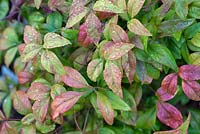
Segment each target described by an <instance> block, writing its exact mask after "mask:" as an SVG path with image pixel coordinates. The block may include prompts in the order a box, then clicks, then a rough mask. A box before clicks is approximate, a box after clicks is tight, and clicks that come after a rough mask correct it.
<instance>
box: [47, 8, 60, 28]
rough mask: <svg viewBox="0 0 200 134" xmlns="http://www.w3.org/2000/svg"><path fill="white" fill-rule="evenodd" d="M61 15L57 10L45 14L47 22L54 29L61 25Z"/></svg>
mask: <svg viewBox="0 0 200 134" xmlns="http://www.w3.org/2000/svg"><path fill="white" fill-rule="evenodd" d="M62 21H63V18H62V15H61V14H60V13H59V12H53V13H51V14H49V15H48V16H47V24H49V25H51V26H53V27H54V28H56V29H59V28H61V27H62Z"/></svg>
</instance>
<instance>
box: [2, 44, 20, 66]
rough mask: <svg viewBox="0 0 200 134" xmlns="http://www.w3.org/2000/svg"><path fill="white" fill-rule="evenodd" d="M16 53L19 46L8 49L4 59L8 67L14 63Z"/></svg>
mask: <svg viewBox="0 0 200 134" xmlns="http://www.w3.org/2000/svg"><path fill="white" fill-rule="evenodd" d="M16 53H17V47H13V48H10V49H9V50H8V51H6V54H5V56H4V59H5V64H6V66H7V67H9V66H10V64H11V63H12V61H13V59H14V58H15V55H16Z"/></svg>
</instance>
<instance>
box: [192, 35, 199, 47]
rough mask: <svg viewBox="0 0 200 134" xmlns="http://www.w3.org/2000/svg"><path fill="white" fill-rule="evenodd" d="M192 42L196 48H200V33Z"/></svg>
mask: <svg viewBox="0 0 200 134" xmlns="http://www.w3.org/2000/svg"><path fill="white" fill-rule="evenodd" d="M191 42H192V44H193V45H194V46H196V47H200V32H199V33H197V34H196V35H195V36H194V37H193V38H192V40H191Z"/></svg>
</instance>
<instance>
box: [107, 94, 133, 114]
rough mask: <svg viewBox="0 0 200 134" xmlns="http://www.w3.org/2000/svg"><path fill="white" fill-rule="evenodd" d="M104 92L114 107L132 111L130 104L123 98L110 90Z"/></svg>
mask: <svg viewBox="0 0 200 134" xmlns="http://www.w3.org/2000/svg"><path fill="white" fill-rule="evenodd" d="M104 94H105V95H106V96H107V98H108V100H109V102H110V104H111V106H112V108H113V109H116V110H122V111H130V110H131V108H130V106H129V105H128V104H127V103H126V102H125V101H124V100H122V99H121V98H120V97H119V96H117V95H115V94H114V93H112V92H111V91H109V90H106V91H105V92H104Z"/></svg>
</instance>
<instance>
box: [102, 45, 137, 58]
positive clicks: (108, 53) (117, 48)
mask: <svg viewBox="0 0 200 134" xmlns="http://www.w3.org/2000/svg"><path fill="white" fill-rule="evenodd" d="M134 46H135V45H134V44H131V43H123V42H119V43H114V42H112V41H109V42H106V43H104V44H103V46H102V47H101V54H102V55H103V57H104V58H105V59H108V60H116V59H119V58H121V57H122V56H123V55H125V54H127V53H128V52H129V51H130V50H131V49H132V48H133V47H134Z"/></svg>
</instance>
